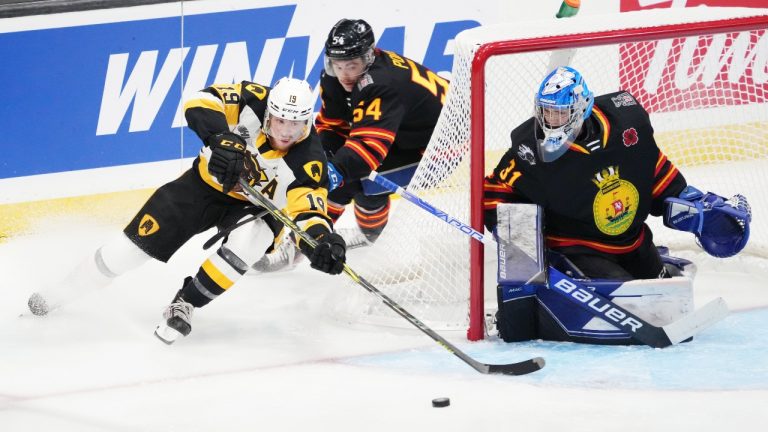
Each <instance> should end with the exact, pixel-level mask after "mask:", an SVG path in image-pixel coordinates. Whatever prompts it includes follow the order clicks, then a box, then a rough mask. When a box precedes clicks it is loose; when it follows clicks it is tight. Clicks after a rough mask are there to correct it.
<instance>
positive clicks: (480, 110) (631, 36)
mask: <svg viewBox="0 0 768 432" xmlns="http://www.w3.org/2000/svg"><path fill="white" fill-rule="evenodd" d="M766 28H768V15H765V16H756V17H755V16H753V17H745V18H732V19H722V20H713V21H705V22H697V23H685V24H670V25H662V26H657V27H642V28H641V27H638V28H628V29H619V30H609V31H599V32H587V33H578V34H571V35H562V36H549V37H541V38H528V39H516V40H506V41H499V42H492V43H488V44H484V45H482V46H480V47H479V48H478V49H477V51H476V53H475V55H474V58H473V60H472V71H471V77H472V78H471V87H470V91H471V116H472V121H471V129H470V134H471V138H470V148H471V152H472V156H471V160H470V176H471V180H470V206H471V207H470V223H471V226H472V228H474V229H475V230H477V231H480V232H483V229H484V227H483V203H482V197H483V177H484V176H485V174H486V173H485V154H484V151H485V145H484V144H485V130H484V124H485V93H484V88H485V65H486V62H487V61H488V60H489V59H490V58H491V57H493V56H496V55H505V54H516V53H525V52H533V51H550V50H558V49H574V48H580V47H587V46H599V45H610V44H620V43H633V42H645V41H652V40H656V39H671V38H680V37H688V36H706V35H712V34H717V33H729V32H730V33H735V32H742V31H750V30H762V29H766ZM483 253H484V247H483V244H482V243H481V242H479V241H474V242H470V253H469V259H470V280H469V282H470V302H469V328H468V330H467V339H469V340H472V341H476V340H481V339H483V338H484V335H485V328H484V321H485V320H484V288H483V286H484V285H483V284H484V282H485V281H484V276H483Z"/></svg>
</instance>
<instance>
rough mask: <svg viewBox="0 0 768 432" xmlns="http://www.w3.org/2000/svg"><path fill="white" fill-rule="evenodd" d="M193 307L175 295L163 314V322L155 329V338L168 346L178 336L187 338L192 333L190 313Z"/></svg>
mask: <svg viewBox="0 0 768 432" xmlns="http://www.w3.org/2000/svg"><path fill="white" fill-rule="evenodd" d="M194 310H195V307H194V306H192V305H191V304H189V303H187V302H185V301H184V300H183V299H181V298H180V297H179V295H178V294H177V295H176V298H175V299H174V301H173V303H171V304H170V305H169V306H168V307H167V308H166V309H165V311H164V312H163V321H162V322H161V323H160V324H158V326H157V328H156V329H155V336H157V338H158V339H160V340H161V341H163V342H164V343H166V344H168V345H170V344H172V343H174V342H176V339H178V338H179V336H187V335H188V334H189V333H190V332H191V331H192V312H193V311H194Z"/></svg>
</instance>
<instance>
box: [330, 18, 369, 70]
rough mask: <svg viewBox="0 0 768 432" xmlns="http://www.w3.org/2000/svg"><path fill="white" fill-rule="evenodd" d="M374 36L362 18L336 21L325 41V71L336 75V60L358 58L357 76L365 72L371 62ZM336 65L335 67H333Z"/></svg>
mask: <svg viewBox="0 0 768 432" xmlns="http://www.w3.org/2000/svg"><path fill="white" fill-rule="evenodd" d="M373 47H374V37H373V29H372V28H371V26H370V25H369V24H368V23H367V22H365V21H364V20H361V19H357V20H351V19H346V18H344V19H342V20H340V21H339V22H337V23H336V24H335V25H334V26H333V28H332V29H331V31H330V33H328V39H327V40H326V41H325V73H327V74H328V75H330V76H332V77H338V75H339V73H337V72H339V71H340V69H339V63H344V62H337V64H334V61H335V60H338V61H351V60H355V59H360V60H361V62H360V65H359V69H360V70H359V71H355V73H357V75H358V76H360V75H362V74H364V73H365V71H367V70H368V67H369V66H370V65H371V63H373V60H374V55H373ZM334 66H336V67H334Z"/></svg>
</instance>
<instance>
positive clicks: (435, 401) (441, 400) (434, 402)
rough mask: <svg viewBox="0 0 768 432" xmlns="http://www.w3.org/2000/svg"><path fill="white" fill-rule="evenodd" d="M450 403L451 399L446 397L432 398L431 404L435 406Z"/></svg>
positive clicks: (445, 405)
mask: <svg viewBox="0 0 768 432" xmlns="http://www.w3.org/2000/svg"><path fill="white" fill-rule="evenodd" d="M450 404H451V400H450V399H448V398H437V399H432V406H433V407H435V408H443V407H447V406H448V405H450Z"/></svg>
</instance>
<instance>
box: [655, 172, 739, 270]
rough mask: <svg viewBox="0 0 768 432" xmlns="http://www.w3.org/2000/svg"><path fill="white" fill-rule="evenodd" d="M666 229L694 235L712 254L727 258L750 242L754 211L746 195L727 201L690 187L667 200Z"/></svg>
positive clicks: (735, 196) (733, 197)
mask: <svg viewBox="0 0 768 432" xmlns="http://www.w3.org/2000/svg"><path fill="white" fill-rule="evenodd" d="M665 203H666V204H667V206H666V211H665V212H664V225H666V226H668V227H670V228H672V229H676V230H680V231H687V232H692V233H694V235H696V241H697V242H698V244H699V246H701V248H702V249H704V250H705V251H706V252H707V253H708V254H710V255H712V256H714V257H718V258H727V257H730V256H733V255H736V254H737V253H739V252H740V251H741V250H742V249H744V247H745V246H746V245H747V240H749V223H750V222H751V221H752V210H751V208H750V207H749V203H748V202H747V199H746V198H745V197H744V196H743V195H734V196H732V197H731V198H728V199H726V198H723V197H721V196H719V195H716V194H713V193H711V192H707V193H702V192H701V191H700V190H698V189H696V188H694V187H692V186H688V187H686V188H685V189H684V190H683V191H682V192H681V193H680V195H679V196H678V197H677V198H667V199H666V200H665Z"/></svg>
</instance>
